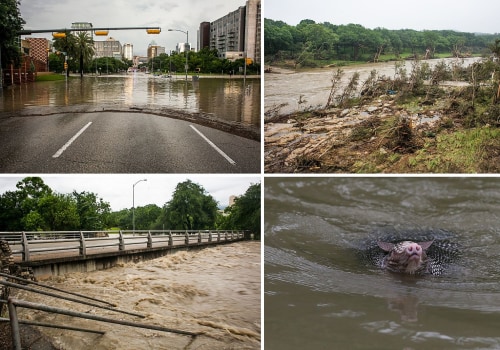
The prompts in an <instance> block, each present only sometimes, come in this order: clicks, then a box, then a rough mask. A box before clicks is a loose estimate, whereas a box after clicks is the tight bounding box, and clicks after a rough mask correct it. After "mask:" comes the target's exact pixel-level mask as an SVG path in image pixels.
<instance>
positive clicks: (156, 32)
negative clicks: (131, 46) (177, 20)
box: [146, 28, 161, 34]
mask: <svg viewBox="0 0 500 350" xmlns="http://www.w3.org/2000/svg"><path fill="white" fill-rule="evenodd" d="M146 32H147V33H148V34H160V32H161V29H160V28H151V29H146Z"/></svg>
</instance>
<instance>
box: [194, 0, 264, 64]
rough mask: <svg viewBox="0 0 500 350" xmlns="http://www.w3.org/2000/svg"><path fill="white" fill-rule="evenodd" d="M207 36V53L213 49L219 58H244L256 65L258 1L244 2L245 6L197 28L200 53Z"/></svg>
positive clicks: (259, 26) (258, 47)
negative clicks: (208, 49)
mask: <svg viewBox="0 0 500 350" xmlns="http://www.w3.org/2000/svg"><path fill="white" fill-rule="evenodd" d="M207 31H208V32H209V38H210V39H209V40H210V41H209V46H208V47H210V49H212V50H213V49H215V50H217V51H218V53H219V57H220V58H227V59H231V60H234V59H238V58H244V57H245V53H246V56H247V57H248V58H250V59H252V60H253V61H257V62H258V63H260V58H261V50H260V45H261V1H260V0H248V1H247V2H246V5H245V6H240V7H239V8H238V9H237V10H235V11H233V12H230V13H229V14H227V15H225V16H224V17H221V18H219V19H217V20H215V21H213V22H211V23H210V26H209V28H208V27H207V25H206V22H203V23H201V24H200V30H199V38H198V40H199V42H200V46H199V47H200V49H202V48H204V47H207V46H206V45H207V44H206V41H205V38H206V35H207Z"/></svg>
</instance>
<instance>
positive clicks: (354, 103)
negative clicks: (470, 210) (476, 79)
mask: <svg viewBox="0 0 500 350" xmlns="http://www.w3.org/2000/svg"><path fill="white" fill-rule="evenodd" d="M440 69H443V68H442V67H441V68H440ZM341 74H342V71H341V70H338V71H337V73H334V74H333V77H332V80H331V81H332V87H331V91H330V95H329V97H328V101H327V103H326V105H325V106H324V107H320V108H310V109H306V108H304V109H302V110H300V111H297V112H294V113H290V114H284V115H283V114H280V110H281V109H282V108H283V107H285V105H284V104H279V105H276V106H274V107H271V108H268V110H267V111H266V113H265V119H264V121H265V126H264V143H265V146H264V150H265V151H264V171H265V172H267V173H298V172H330V173H331V172H340V173H376V172H398V173H402V172H446V173H457V172H459V173H467V172H496V171H499V170H500V168H499V167H498V166H491V165H492V164H498V160H500V141H498V136H499V135H500V133H499V129H498V126H500V117H499V116H500V106H499V104H495V103H493V104H492V103H491V95H492V91H493V90H496V89H495V88H496V86H495V84H489V83H484V85H483V86H479V85H476V86H475V85H474V84H472V85H470V84H465V85H463V84H462V85H463V86H449V85H447V84H446V85H442V84H441V83H443V79H442V78H440V76H438V75H437V73H436V74H435V72H433V71H431V70H429V67H426V66H425V65H418V64H415V65H413V70H412V71H411V72H410V73H407V72H406V71H405V70H403V68H401V67H400V68H399V70H398V67H397V66H396V74H395V76H394V77H392V78H389V77H385V76H378V75H377V74H376V72H374V71H372V72H371V74H370V76H369V77H368V78H367V80H366V81H364V82H363V83H362V84H360V88H359V94H358V95H356V94H354V92H353V91H354V88H355V86H358V82H357V77H353V78H352V79H351V81H350V83H349V84H348V85H347V86H346V87H344V88H343V89H344V90H342V88H341V87H340V86H338V84H340V83H339V82H340V81H341V79H340V75H341ZM467 74H469V73H468V71H467V69H464V72H463V75H464V77H466V76H467ZM355 78H356V79H355ZM426 79H427V80H426ZM464 79H465V78H464ZM342 91H343V92H342ZM474 101H475V104H474ZM436 152H438V153H437V154H436Z"/></svg>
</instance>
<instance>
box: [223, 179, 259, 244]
mask: <svg viewBox="0 0 500 350" xmlns="http://www.w3.org/2000/svg"><path fill="white" fill-rule="evenodd" d="M260 193H261V188H260V183H258V184H252V185H251V186H250V187H249V188H248V189H247V191H246V192H245V194H244V195H242V196H241V197H238V198H236V200H235V203H234V204H233V205H232V206H230V207H227V208H226V210H225V211H224V213H225V216H224V217H222V218H221V222H220V225H219V227H220V228H221V229H227V230H233V229H239V230H251V231H252V233H254V234H255V235H256V238H257V239H260V234H261V232H260V220H261V219H260V218H261V207H260V197H261V196H260Z"/></svg>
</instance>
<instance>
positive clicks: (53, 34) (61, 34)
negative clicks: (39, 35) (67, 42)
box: [52, 32, 66, 39]
mask: <svg viewBox="0 0 500 350" xmlns="http://www.w3.org/2000/svg"><path fill="white" fill-rule="evenodd" d="M52 36H53V37H54V39H62V38H65V37H66V33H64V32H58V33H52Z"/></svg>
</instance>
